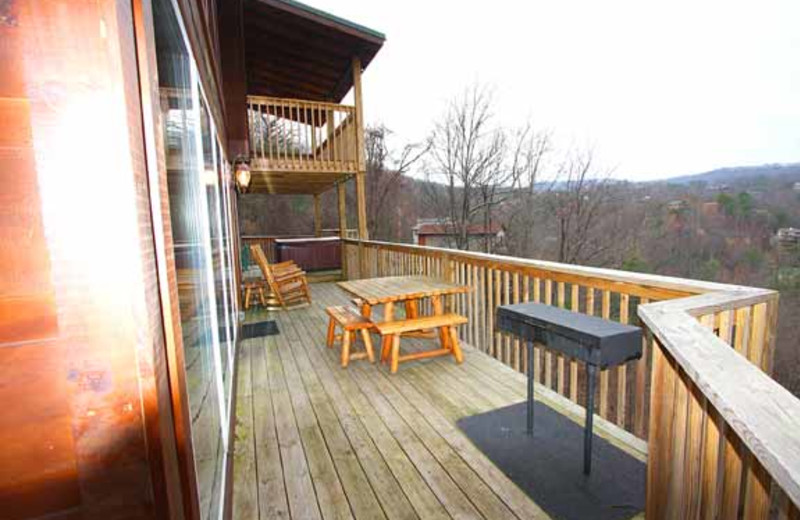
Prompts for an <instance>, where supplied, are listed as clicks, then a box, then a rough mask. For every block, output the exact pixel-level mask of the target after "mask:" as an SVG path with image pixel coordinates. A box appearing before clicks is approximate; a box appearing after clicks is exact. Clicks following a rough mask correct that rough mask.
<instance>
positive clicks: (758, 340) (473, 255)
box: [343, 239, 800, 518]
mask: <svg viewBox="0 0 800 520" xmlns="http://www.w3.org/2000/svg"><path fill="white" fill-rule="evenodd" d="M343 243H344V247H345V250H346V254H347V255H349V257H350V258H349V259H348V261H347V266H348V269H347V271H348V272H347V277H348V278H357V277H371V276H389V275H399V274H428V275H435V276H442V277H445V278H447V279H450V280H453V281H456V282H459V283H465V284H469V285H472V286H473V288H474V289H475V290H474V291H472V292H471V293H469V294H468V295H464V296H463V297H460V298H458V299H456V300H455V301H454V302H453V305H454V307H455V310H456V312H459V313H461V314H465V315H467V316H468V317H469V319H470V323H469V324H468V325H467V326H465V327H464V328H463V330H462V331H461V334H462V336H463V338H462V339H464V340H465V341H466V342H468V343H471V344H472V345H473V346H475V347H476V348H479V349H481V350H483V351H485V352H487V353H488V354H490V355H492V356H494V357H496V358H498V359H500V360H501V361H503V362H505V363H507V364H509V365H511V366H513V367H514V368H516V369H517V370H520V371H522V370H523V369H524V367H525V366H526V363H524V362H521V361H523V360H522V359H521V358H522V357H523V356H524V355H525V351H524V349H520V345H518V342H517V341H516V340H515V339H514V338H509V337H505V336H503V335H501V334H500V333H497V332H495V331H494V327H493V312H494V309H495V308H496V307H497V305H500V304H503V303H514V302H517V301H526V300H533V301H542V302H544V303H548V304H552V305H558V306H560V307H565V308H570V309H571V310H574V311H578V312H587V313H591V314H598V315H601V316H603V317H604V318H607V319H615V320H619V321H628V320H631V321H632V322H633V321H634V320H638V321H640V324H641V325H642V326H643V327H645V329H646V330H647V331H648V334H647V337H648V339H647V340H646V341H645V344H644V345H643V347H644V352H645V356H644V358H643V359H642V360H640V361H638V362H632V363H629V364H628V365H627V366H622V367H620V369H618V370H615V371H603V372H604V373H602V374H601V384H600V406H599V414H600V415H601V416H603V417H605V418H607V419H609V420H611V419H614V421H615V422H616V423H617V425H619V426H620V427H622V428H625V429H628V430H630V431H632V432H633V433H634V434H635V435H637V436H640V437H644V438H646V439H647V440H648V445H649V447H648V452H649V453H650V455H649V462H648V497H647V508H648V511H647V512H648V518H684V517H691V516H693V515H695V513H697V512H699V511H702V512H704V513H715V512H716V513H719V512H722V515H721V516H720V517H722V518H725V517H726V516H725V515H726V514H727V513H730V512H731V511H738V508H740V507H741V508H744V510H745V512H746V514H745V517H746V518H751V517H752V518H766V513H765V511H766V512H768V510H769V507H770V500H771V498H772V499H775V500H777V501H778V502H777V503H775V504H772V505H773V507H776V508H778V510H781V511H784V512H785V513H786V514H787V515H788V514H797V509H796V504H797V503H798V500H800V484H798V483H800V400H798V399H797V398H795V397H794V396H792V395H791V394H790V393H789V392H787V391H786V390H785V389H783V388H782V387H781V386H780V385H778V384H777V383H776V382H775V381H773V380H772V379H771V378H770V377H769V375H768V374H770V373H771V371H772V358H773V354H774V340H775V329H776V320H777V308H778V307H777V306H778V295H777V293H776V292H775V291H771V290H766V289H756V288H751V287H744V286H737V285H729V284H719V283H713V282H703V281H696V280H686V279H681V278H674V277H668V276H660V275H651V274H644V273H629V272H624V271H617V270H612V269H602V268H594V267H585V266H575V265H566V264H559V263H556V262H547V261H540V260H528V259H521V258H514V257H507V256H500V255H490V254H485V253H477V252H468V251H457V250H451V249H444V248H436V247H428V246H416V245H407V244H395V243H388V242H378V241H359V240H352V239H345V240H343ZM359 254H362V255H363V256H364V257H365V258H364V261H363V263H362V262H359V261H358V255H359ZM361 265H364V266H365V269H366V271H364V272H361V267H360V266H361ZM598 306H599V309H598ZM536 350H537V352H536V353H535V354H534V355H536V356H537V358H538V360H541V359H542V357H543V358H544V365H545V368H544V372H545V374H541V373H536V374H534V377H535V378H536V381H537V383H540V384H543V385H545V386H546V387H548V388H550V389H554V390H556V391H557V392H558V393H559V394H562V395H564V396H565V397H567V398H569V399H570V400H572V401H574V402H576V403H579V399H578V392H577V391H576V386H577V385H574V384H573V383H572V382H573V381H577V379H578V377H577V376H578V373H579V370H581V369H582V368H583V367H580V366H579V365H578V364H576V363H575V362H573V361H571V360H565V359H564V358H560V357H558V356H556V355H555V354H554V353H551V352H548V351H547V350H546V349H542V348H537V349H536ZM537 365H538V366H542V363H541V362H540V361H537ZM568 365H569V366H568ZM609 372H611V373H612V374H613V376H614V377H613V380H610V379H611V378H610V377H609V376H610V375H611V374H610V373H609ZM611 382H613V383H614V384H613V385H612V384H611ZM567 383H569V385H567ZM554 387H555V388H554ZM568 387H569V388H568ZM631 394H633V395H631ZM579 404H580V403H579ZM631 405H632V406H631ZM648 405H649V406H648ZM611 408H615V410H614V412H613V413H610V412H611ZM701 461H702V462H701ZM773 484H774V485H775V487H776V490H778V491H776V492H774V493H773V494H772V495H770V486H771V485H773ZM742 489H744V490H745V492H743V493H741V495H742V496H743V502H742V503H740V500H739V499H740V491H741V490H742ZM791 518H796V517H791Z"/></svg>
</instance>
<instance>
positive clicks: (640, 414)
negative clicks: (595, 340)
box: [633, 298, 650, 437]
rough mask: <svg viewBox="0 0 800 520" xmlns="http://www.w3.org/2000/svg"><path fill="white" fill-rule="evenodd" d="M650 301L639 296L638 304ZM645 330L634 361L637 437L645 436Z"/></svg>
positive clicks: (646, 342) (635, 430) (647, 352)
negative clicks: (637, 359)
mask: <svg viewBox="0 0 800 520" xmlns="http://www.w3.org/2000/svg"><path fill="white" fill-rule="evenodd" d="M647 303H650V300H648V299H647V298H641V299H640V300H639V305H646V304H647ZM647 336H648V334H647V331H646V330H645V331H644V334H643V335H642V357H641V358H640V359H639V361H637V362H636V397H635V408H636V409H635V410H634V416H633V433H634V434H635V435H638V436H639V437H644V436H645V428H644V426H645V416H646V415H645V407H646V406H647V399H646V396H645V392H646V388H647V361H648V356H649V354H650V348H649V343H650V342H649V341H648V338H647Z"/></svg>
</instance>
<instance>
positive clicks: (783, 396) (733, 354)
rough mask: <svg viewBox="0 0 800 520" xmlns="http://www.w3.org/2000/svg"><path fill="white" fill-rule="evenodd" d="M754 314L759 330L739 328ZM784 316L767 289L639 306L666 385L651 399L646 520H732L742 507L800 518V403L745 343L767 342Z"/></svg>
mask: <svg viewBox="0 0 800 520" xmlns="http://www.w3.org/2000/svg"><path fill="white" fill-rule="evenodd" d="M765 296H766V297H767V298H768V302H769V303H771V304H772V305H770V307H769V308H767V304H765V303H763V302H762V300H763V298H764V297H765ZM754 303H755V305H756V307H753V304H754ZM749 309H753V313H754V314H755V315H756V316H758V317H757V319H755V320H754V321H753V323H754V328H753V329H751V330H747V331H745V330H743V331H741V332H739V331H736V330H735V329H736V325H735V324H734V321H738V316H737V317H735V318H734V317H733V316H731V315H730V313H731V312H732V311H736V312H737V313H738V312H739V311H742V310H749ZM776 311H777V293H775V292H773V291H766V290H763V289H740V290H737V291H723V292H717V293H710V294H704V295H701V296H694V297H689V298H681V299H679V300H673V301H668V302H660V303H653V304H649V305H645V306H642V307H640V308H639V315H640V317H641V318H642V320H643V322H644V323H645V324H646V326H647V328H648V330H650V331H651V333H652V335H653V338H654V340H653V347H654V349H653V350H654V355H653V386H654V390H655V389H656V388H658V389H660V391H654V392H653V393H652V394H651V395H652V401H651V415H650V437H649V439H648V445H649V453H650V457H649V461H648V501H647V507H648V509H647V517H648V518H663V517H689V516H692V515H693V514H694V513H695V512H696V511H697V512H704V513H705V512H707V513H708V517H715V518H717V517H718V518H729V517H731V516H732V515H733V516H736V515H737V514H738V511H739V510H744V517H745V518H748V519H749V518H768V517H769V514H770V509H771V508H776V509H777V510H778V511H781V512H782V514H783V515H785V516H784V517H785V518H799V517H800V511H799V510H798V507H799V506H800V399H797V398H796V397H795V396H794V395H792V394H791V393H790V392H789V391H788V390H786V389H785V388H783V387H782V386H781V385H779V384H778V383H777V382H775V381H774V380H772V379H771V378H770V377H768V376H767V375H766V374H765V373H764V371H763V370H759V366H760V367H761V368H764V369H769V368H771V367H770V366H768V365H771V363H770V362H768V361H767V360H766V359H761V358H760V357H759V356H758V355H757V353H753V352H750V351H749V350H750V349H751V348H752V347H753V345H752V344H750V345H743V344H742V343H746V342H748V341H754V340H756V341H757V340H758V339H759V338H763V339H761V341H765V342H769V341H770V339H769V337H770V335H772V334H774V313H775V312H776ZM726 314H727V317H726ZM742 328H743V329H746V327H742ZM748 333H749V334H748ZM731 346H733V347H734V348H730V347H731ZM754 354H755V355H754ZM765 365H767V366H765ZM679 404H680V406H679ZM772 486H775V490H774V491H773V490H772V489H771V487H772ZM742 489H744V493H742ZM742 496H743V497H744V498H743V502H742V498H741V497H742ZM701 510H702V511H701ZM791 515H795V516H791ZM704 517H705V516H704Z"/></svg>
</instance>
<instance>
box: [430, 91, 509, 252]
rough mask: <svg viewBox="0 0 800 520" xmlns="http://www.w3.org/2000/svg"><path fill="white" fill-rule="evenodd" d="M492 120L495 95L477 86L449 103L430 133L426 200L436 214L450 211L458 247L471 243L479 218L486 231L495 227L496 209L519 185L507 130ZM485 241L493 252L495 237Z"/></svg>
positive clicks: (451, 230) (449, 224)
mask: <svg viewBox="0 0 800 520" xmlns="http://www.w3.org/2000/svg"><path fill="white" fill-rule="evenodd" d="M493 123H494V118H493V113H492V96H491V94H490V92H489V91H488V90H487V89H486V88H485V87H482V86H480V85H474V86H472V87H471V88H470V89H468V90H467V91H466V92H465V93H464V94H463V95H462V96H461V97H459V98H457V99H455V100H453V101H451V102H450V104H449V106H448V109H447V111H446V112H445V114H444V116H443V117H442V118H441V119H440V120H439V121H438V123H437V124H436V125H435V128H434V131H433V134H432V135H431V138H430V146H431V163H430V164H429V165H428V168H427V171H426V174H427V180H428V181H430V182H429V183H428V185H427V186H428V189H427V190H426V196H427V199H428V200H427V202H428V204H429V206H430V207H431V208H433V210H434V213H436V214H440V215H441V214H444V215H445V218H444V219H443V224H444V225H445V226H446V228H448V232H449V234H450V235H451V236H453V237H454V239H453V242H454V243H453V244H451V245H453V246H455V247H456V248H458V249H468V248H469V245H470V243H469V242H470V226H472V225H473V224H474V223H475V222H476V221H477V220H478V219H481V221H482V222H483V225H484V226H485V227H486V229H485V230H484V231H486V232H489V231H490V230H491V225H492V219H493V211H494V209H495V208H496V207H497V206H498V205H500V204H502V203H503V202H504V201H505V200H507V198H508V197H510V196H511V194H512V193H513V190H514V188H515V187H516V184H517V180H518V174H519V172H518V170H516V169H515V168H512V167H509V166H508V164H506V158H507V154H508V139H507V136H506V132H505V131H504V130H503V129H502V128H500V127H496V126H493ZM442 186H443V189H442ZM483 246H484V249H485V250H487V251H490V249H491V240H485V241H484V244H483Z"/></svg>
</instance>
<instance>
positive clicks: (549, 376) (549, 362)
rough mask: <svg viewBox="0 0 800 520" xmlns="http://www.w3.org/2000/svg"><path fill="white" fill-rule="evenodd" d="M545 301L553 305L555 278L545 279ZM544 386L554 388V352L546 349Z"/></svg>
mask: <svg viewBox="0 0 800 520" xmlns="http://www.w3.org/2000/svg"><path fill="white" fill-rule="evenodd" d="M544 303H545V304H546V305H553V280H550V279H549V278H548V279H546V280H545V281H544ZM544 386H546V387H547V388H553V354H552V352H551V351H550V350H549V349H547V348H545V349H544Z"/></svg>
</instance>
